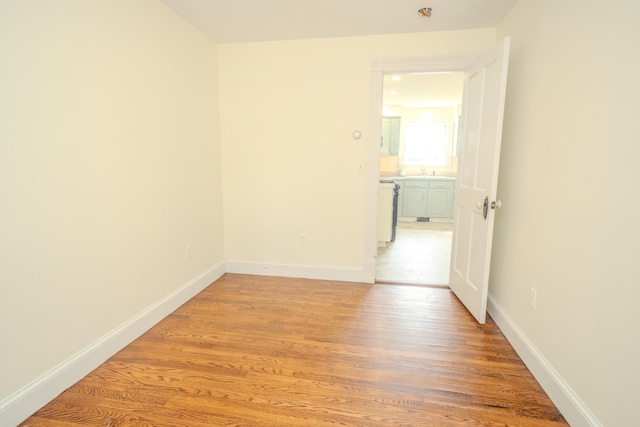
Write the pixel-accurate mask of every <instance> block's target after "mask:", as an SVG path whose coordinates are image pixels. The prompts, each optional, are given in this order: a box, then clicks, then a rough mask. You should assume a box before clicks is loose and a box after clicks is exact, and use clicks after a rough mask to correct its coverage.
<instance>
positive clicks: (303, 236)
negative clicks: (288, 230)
mask: <svg viewBox="0 0 640 427" xmlns="http://www.w3.org/2000/svg"><path fill="white" fill-rule="evenodd" d="M300 246H307V235H306V234H304V233H301V234H300Z"/></svg>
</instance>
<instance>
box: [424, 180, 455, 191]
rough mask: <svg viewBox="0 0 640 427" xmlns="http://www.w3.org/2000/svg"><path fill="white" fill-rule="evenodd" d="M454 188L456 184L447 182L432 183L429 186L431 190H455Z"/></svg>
mask: <svg viewBox="0 0 640 427" xmlns="http://www.w3.org/2000/svg"><path fill="white" fill-rule="evenodd" d="M454 187H455V183H453V182H445V181H436V182H431V184H430V185H429V188H438V189H443V190H453V188H454Z"/></svg>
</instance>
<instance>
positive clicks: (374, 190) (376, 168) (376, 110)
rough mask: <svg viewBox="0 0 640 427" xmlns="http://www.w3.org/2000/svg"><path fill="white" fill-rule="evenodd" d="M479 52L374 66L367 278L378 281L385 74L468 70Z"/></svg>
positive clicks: (381, 61)
mask: <svg viewBox="0 0 640 427" xmlns="http://www.w3.org/2000/svg"><path fill="white" fill-rule="evenodd" d="M477 56H478V55H473V54H468V55H455V56H426V57H411V58H389V59H383V58H381V59H376V60H375V61H374V62H373V64H372V66H371V74H370V79H371V100H370V105H371V110H370V113H369V132H368V134H369V136H370V138H369V143H368V144H367V161H366V165H367V167H366V179H367V194H366V217H365V241H364V251H365V252H364V260H365V265H364V272H365V277H366V281H367V282H368V283H374V282H375V280H376V257H377V253H378V239H377V235H376V234H377V227H376V224H377V219H378V210H377V206H378V182H379V180H380V137H381V134H380V124H381V122H382V90H383V80H384V75H385V74H406V73H426V72H430V73H436V72H459V71H465V70H466V69H467V68H468V67H469V65H471V63H472V62H473V60H474V59H475V58H476V57H477Z"/></svg>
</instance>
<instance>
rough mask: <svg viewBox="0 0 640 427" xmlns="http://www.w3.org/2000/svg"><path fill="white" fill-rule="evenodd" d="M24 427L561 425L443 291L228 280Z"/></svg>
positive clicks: (497, 338) (493, 338)
mask: <svg viewBox="0 0 640 427" xmlns="http://www.w3.org/2000/svg"><path fill="white" fill-rule="evenodd" d="M22 425H23V426H30V427H36V426H54V427H55V426H103V427H106V426H189V427H204V426H274V427H275V426H278V427H282V426H306V427H309V426H320V427H321V426H363V427H364V426H366V427H377V426H503V427H504V426H517V427H533V426H547V427H548V426H566V425H567V424H566V422H565V421H564V419H563V418H562V416H561V415H560V414H559V412H558V410H557V409H556V408H555V407H554V405H553V404H552V402H551V401H550V400H549V398H548V397H547V396H546V395H545V393H544V392H543V391H542V389H541V388H540V386H539V385H538V383H537V382H536V380H535V379H534V378H533V377H532V376H531V374H530V372H529V371H528V370H527V368H526V367H525V366H524V364H523V363H522V361H521V360H520V359H519V358H518V356H517V355H516V353H515V352H514V350H513V349H512V348H511V346H510V345H509V344H508V342H507V341H506V340H505V338H504V337H503V335H502V334H501V333H500V331H499V330H498V329H497V327H496V325H495V324H494V323H493V322H492V321H491V319H489V320H488V323H487V324H486V325H478V324H476V323H475V321H474V320H473V319H472V318H471V316H470V315H469V314H468V313H467V312H466V311H465V309H464V308H463V307H462V306H461V304H460V303H459V301H458V300H457V299H456V297H455V296H454V295H453V294H452V293H451V291H449V290H448V289H443V288H430V287H420V286H403V285H384V284H376V285H371V284H360V283H346V282H329V281H320V280H301V279H290V278H273V277H261V276H245V275H232V274H227V275H225V276H223V277H222V278H221V279H219V280H218V281H217V282H216V283H214V284H213V285H212V286H210V287H208V288H207V289H206V290H205V291H203V292H202V293H201V294H200V295H198V296H196V297H195V298H194V299H192V300H191V301H189V302H188V303H186V304H185V305H184V306H182V307H181V308H179V309H178V310H177V311H176V312H174V313H173V314H171V315H170V316H168V317H167V318H166V319H165V320H163V321H162V322H160V323H159V324H158V325H156V326H155V327H154V328H152V329H151V330H150V331H148V332H147V333H146V334H144V335H143V336H142V337H140V338H139V339H137V340H136V341H134V342H133V343H132V344H131V345H129V346H127V347H126V348H125V349H123V350H122V351H121V352H119V353H118V354H116V355H115V356H114V357H113V358H111V359H110V360H108V361H107V362H105V363H104V364H103V365H101V366H100V367H99V368H97V369H96V370H95V371H94V372H92V373H91V374H89V375H88V376H87V377H85V378H84V379H83V380H81V381H80V382H78V383H77V384H76V385H74V386H73V387H71V388H69V389H68V390H67V391H65V392H64V393H62V394H61V395H60V396H59V397H58V398H56V399H55V400H53V401H52V402H51V403H49V404H48V405H47V406H45V407H44V408H42V409H41V410H40V411H38V412H37V413H36V414H35V415H34V416H32V417H31V418H29V419H28V420H26V421H25V422H24V423H23V424H22Z"/></svg>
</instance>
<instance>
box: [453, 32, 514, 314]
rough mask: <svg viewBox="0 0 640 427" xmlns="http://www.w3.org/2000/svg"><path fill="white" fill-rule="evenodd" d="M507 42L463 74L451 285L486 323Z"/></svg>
mask: <svg viewBox="0 0 640 427" xmlns="http://www.w3.org/2000/svg"><path fill="white" fill-rule="evenodd" d="M509 42H510V39H509V38H505V39H503V40H502V41H500V42H499V43H498V44H497V45H495V46H494V47H493V48H492V49H491V50H490V51H489V52H487V53H486V54H484V55H482V56H481V57H480V58H478V59H477V60H476V61H474V62H473V64H472V65H471V66H470V67H469V69H468V70H467V71H466V73H465V82H464V98H463V103H462V106H463V112H462V127H461V129H460V135H459V138H460V139H459V150H460V151H459V159H460V164H459V165H458V179H457V181H456V200H455V204H454V224H453V243H452V247H451V267H450V273H449V285H450V287H451V289H452V290H453V292H455V294H456V295H457V296H458V298H459V299H460V301H462V303H463V304H464V305H465V306H466V307H467V309H468V310H469V312H471V314H472V315H473V316H474V317H475V318H476V319H477V320H478V322H480V323H485V319H486V314H487V294H488V290H489V266H490V263H491V244H492V240H493V239H492V237H493V222H494V211H493V209H492V203H493V202H495V201H496V199H495V197H496V189H497V186H498V163H499V160H500V142H501V139H502V117H503V112H504V98H505V91H506V84H507V65H508V60H509Z"/></svg>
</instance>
